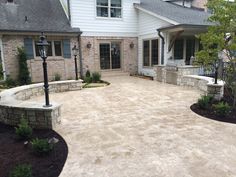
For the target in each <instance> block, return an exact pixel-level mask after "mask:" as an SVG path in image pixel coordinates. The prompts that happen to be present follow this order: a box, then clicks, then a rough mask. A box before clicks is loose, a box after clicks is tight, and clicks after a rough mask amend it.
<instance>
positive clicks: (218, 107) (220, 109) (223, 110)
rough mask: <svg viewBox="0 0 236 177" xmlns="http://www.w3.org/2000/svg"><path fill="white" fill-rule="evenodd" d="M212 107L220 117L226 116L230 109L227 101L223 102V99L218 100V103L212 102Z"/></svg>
mask: <svg viewBox="0 0 236 177" xmlns="http://www.w3.org/2000/svg"><path fill="white" fill-rule="evenodd" d="M213 108H214V110H215V112H216V114H218V115H219V116H222V117H225V116H227V115H228V114H229V113H230V111H231V106H229V104H228V103H224V102H223V101H222V102H219V103H218V104H214V105H213Z"/></svg>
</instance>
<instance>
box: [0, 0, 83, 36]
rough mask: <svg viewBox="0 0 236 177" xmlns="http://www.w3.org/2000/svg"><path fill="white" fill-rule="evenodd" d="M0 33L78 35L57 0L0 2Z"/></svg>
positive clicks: (1, 0)
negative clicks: (42, 32)
mask: <svg viewBox="0 0 236 177" xmlns="http://www.w3.org/2000/svg"><path fill="white" fill-rule="evenodd" d="M0 31H8V32H12V31H13V32H41V31H44V32H48V33H80V29H79V28H72V27H71V25H70V23H69V20H68V18H67V16H66V14H65V12H64V9H63V7H62V5H61V4H60V1H59V0H27V1H26V0H14V3H6V0H0Z"/></svg>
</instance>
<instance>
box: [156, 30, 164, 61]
mask: <svg viewBox="0 0 236 177" xmlns="http://www.w3.org/2000/svg"><path fill="white" fill-rule="evenodd" d="M157 32H158V36H159V37H160V38H161V64H162V65H164V47H165V39H164V37H163V36H162V34H161V31H160V30H159V29H157Z"/></svg>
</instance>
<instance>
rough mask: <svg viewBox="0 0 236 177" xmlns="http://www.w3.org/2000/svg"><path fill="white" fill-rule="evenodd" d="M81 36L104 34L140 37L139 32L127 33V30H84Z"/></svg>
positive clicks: (105, 35) (107, 35) (108, 35)
mask: <svg viewBox="0 0 236 177" xmlns="http://www.w3.org/2000/svg"><path fill="white" fill-rule="evenodd" d="M81 36H91V37H92V36H104V37H138V33H129V32H127V33H125V32H120V33H118V32H106V33H105V32H96V31H83V33H82V35H81Z"/></svg>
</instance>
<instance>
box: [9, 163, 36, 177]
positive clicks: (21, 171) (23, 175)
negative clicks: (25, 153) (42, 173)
mask: <svg viewBox="0 0 236 177" xmlns="http://www.w3.org/2000/svg"><path fill="white" fill-rule="evenodd" d="M9 177H32V170H31V166H30V165H26V164H23V165H18V166H16V167H15V168H14V170H13V171H12V172H11V173H10V176H9Z"/></svg>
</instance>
